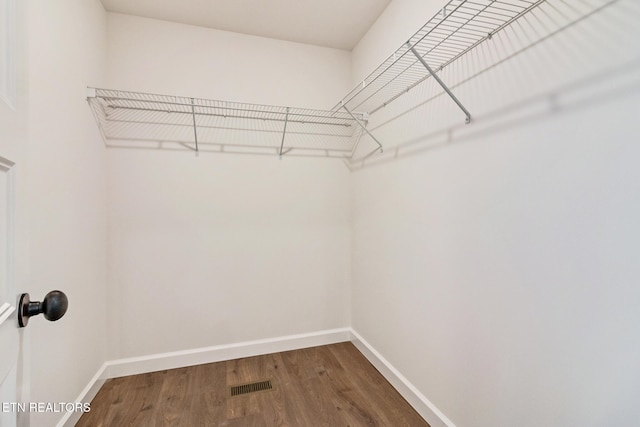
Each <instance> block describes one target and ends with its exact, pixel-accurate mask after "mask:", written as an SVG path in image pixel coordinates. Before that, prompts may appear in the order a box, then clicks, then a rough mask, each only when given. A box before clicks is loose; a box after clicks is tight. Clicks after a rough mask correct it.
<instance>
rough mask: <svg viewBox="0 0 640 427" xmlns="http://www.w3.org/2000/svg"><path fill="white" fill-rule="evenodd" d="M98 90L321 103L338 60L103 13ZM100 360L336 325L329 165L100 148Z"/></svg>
mask: <svg viewBox="0 0 640 427" xmlns="http://www.w3.org/2000/svg"><path fill="white" fill-rule="evenodd" d="M108 34H109V56H108V63H109V79H110V82H109V87H113V88H118V89H129V90H135V91H148V92H151V93H169V94H176V95H186V96H189V95H191V96H196V97H209V98H213V99H223V100H224V99H226V100H232V101H245V102H256V103H270V104H283V105H291V106H310V107H316V108H319V107H324V106H328V105H330V104H331V103H334V102H335V100H336V99H337V98H338V97H339V94H341V93H343V92H344V91H345V89H346V88H347V87H348V83H349V67H350V63H349V54H348V53H347V52H343V51H338V50H332V49H324V48H318V47H313V46H305V45H300V44H294V43H288V42H282V41H275V40H268V39H261V38H258V37H250V36H244V35H238V34H233V33H228V32H222V31H215V30H210V29H203V28H197V27H191V26H187V25H181V24H172V23H168V22H163V21H155V20H150V19H142V18H136V17H131V16H124V15H118V14H109V17H108ZM108 154H109V155H108V160H109V162H108V163H109V218H110V229H109V230H110V234H109V235H110V241H109V260H110V261H109V271H110V286H111V288H110V289H111V292H112V293H111V295H110V311H109V313H110V314H109V317H110V328H111V329H110V339H111V341H110V342H111V345H110V354H109V358H110V359H113V358H121V357H129V356H139V355H146V354H155V353H161V352H167V351H174V350H187V349H192V348H199V347H206V346H212V345H221V344H230V343H236V342H241V341H246V340H253V339H263V338H270V337H279V336H284V335H289V334H296V333H306V332H313V331H319V330H324V329H332V328H337V327H345V326H348V324H349V312H348V309H349V300H348V286H349V280H350V235H349V211H348V209H349V197H350V193H349V171H348V169H347V168H346V167H345V165H344V164H343V163H342V162H340V161H334V160H327V159H304V158H294V159H288V158H286V157H285V158H284V159H283V160H278V158H277V157H276V156H274V157H264V156H257V157H253V156H247V155H244V156H234V155H216V154H201V156H200V157H195V156H194V154H193V153H192V152H175V151H170V152H160V151H152V150H151V151H149V150H147V151H136V150H127V149H113V150H109V153H108Z"/></svg>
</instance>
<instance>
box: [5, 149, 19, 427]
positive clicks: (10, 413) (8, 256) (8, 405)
mask: <svg viewBox="0 0 640 427" xmlns="http://www.w3.org/2000/svg"><path fill="white" fill-rule="evenodd" d="M14 166H15V164H14V163H13V162H12V161H10V160H8V159H6V158H3V157H0V402H2V407H0V426H1V427H13V426H15V425H17V415H18V410H17V409H18V405H17V404H18V378H19V377H20V376H21V375H20V374H21V373H20V372H19V369H18V359H19V356H21V354H20V353H21V351H20V347H21V346H20V336H19V333H18V323H17V320H16V305H17V294H16V290H15V282H14V277H13V254H14V253H15V251H14V247H13V241H14V221H13V218H14V213H15V204H14V200H15V199H14V191H15V187H14V183H15V181H14V169H13V168H14Z"/></svg>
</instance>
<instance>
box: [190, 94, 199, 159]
mask: <svg viewBox="0 0 640 427" xmlns="http://www.w3.org/2000/svg"><path fill="white" fill-rule="evenodd" d="M191 114H192V116H193V139H194V141H195V142H196V155H198V154H199V153H200V150H199V149H198V128H197V127H196V105H195V104H194V102H193V98H191Z"/></svg>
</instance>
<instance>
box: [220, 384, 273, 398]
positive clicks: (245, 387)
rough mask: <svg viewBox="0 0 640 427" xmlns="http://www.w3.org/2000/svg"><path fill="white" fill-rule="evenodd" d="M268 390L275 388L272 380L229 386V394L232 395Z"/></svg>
mask: <svg viewBox="0 0 640 427" xmlns="http://www.w3.org/2000/svg"><path fill="white" fill-rule="evenodd" d="M268 390H273V384H271V380H265V381H258V382H253V383H249V384H240V385H234V386H231V387H229V394H230V395H231V397H233V396H240V395H243V394H249V393H256V392H259V391H268Z"/></svg>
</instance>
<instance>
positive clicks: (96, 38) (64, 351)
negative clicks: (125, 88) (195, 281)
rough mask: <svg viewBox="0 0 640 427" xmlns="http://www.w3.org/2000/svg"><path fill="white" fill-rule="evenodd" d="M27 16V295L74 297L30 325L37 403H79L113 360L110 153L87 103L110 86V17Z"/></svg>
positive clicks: (96, 11)
mask: <svg viewBox="0 0 640 427" xmlns="http://www.w3.org/2000/svg"><path fill="white" fill-rule="evenodd" d="M28 19H29V20H28V27H29V50H28V52H29V58H28V60H29V73H28V79H29V107H30V109H29V142H28V168H29V175H28V191H29V194H28V197H29V204H28V206H29V219H28V224H29V230H30V250H31V254H30V258H29V266H30V272H31V278H30V284H29V289H28V292H29V293H30V294H31V298H32V299H34V300H41V299H42V298H43V297H44V295H45V294H46V293H47V292H48V291H50V290H52V289H60V290H62V291H64V292H65V293H66V294H67V296H68V297H69V310H68V312H67V314H66V315H65V317H64V318H62V319H61V320H59V321H58V322H56V323H49V322H47V321H45V319H43V318H42V316H39V318H37V319H33V320H32V321H31V322H30V323H29V326H28V329H29V331H28V332H29V333H30V334H31V343H32V345H31V379H32V381H31V382H32V385H31V401H33V402H73V401H74V400H75V399H76V398H77V396H78V395H79V393H80V392H81V390H82V389H83V388H84V387H85V386H86V384H87V381H88V380H89V379H90V378H91V377H92V376H93V375H94V374H95V372H96V371H97V370H98V368H99V367H100V366H101V365H102V364H103V363H104V361H105V357H106V231H107V224H106V213H105V211H106V203H105V202H106V180H105V149H104V146H103V144H102V142H101V140H100V137H99V134H98V131H97V128H96V126H95V124H94V122H93V119H92V116H91V113H90V110H89V108H88V106H87V104H86V101H85V97H86V90H85V88H86V86H87V85H100V84H102V83H104V79H103V77H104V75H105V59H106V13H105V11H104V9H103V7H102V5H101V3H100V2H99V1H98V0H91V1H87V0H61V1H53V2H51V1H39V0H33V1H30V2H29V7H28ZM25 77H26V76H25ZM59 418H60V414H56V413H48V414H34V415H33V420H32V425H35V426H41V425H54V424H55V422H57V421H58V420H59Z"/></svg>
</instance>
